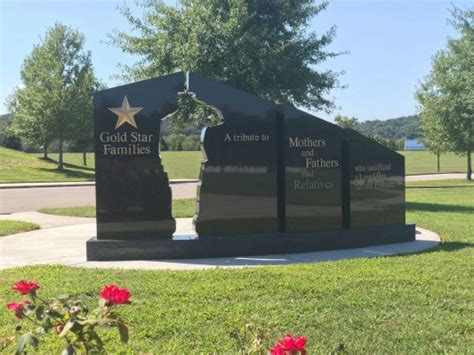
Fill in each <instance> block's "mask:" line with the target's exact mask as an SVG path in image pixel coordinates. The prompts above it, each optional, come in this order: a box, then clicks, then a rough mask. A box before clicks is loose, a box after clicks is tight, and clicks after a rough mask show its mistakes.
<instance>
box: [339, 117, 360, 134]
mask: <svg viewBox="0 0 474 355" xmlns="http://www.w3.org/2000/svg"><path fill="white" fill-rule="evenodd" d="M334 121H335V122H336V124H337V125H338V126H339V127H342V128H350V129H353V130H354V131H358V130H359V126H360V122H359V119H358V118H357V117H354V116H352V117H349V116H341V115H337V116H336V117H335V118H334Z"/></svg>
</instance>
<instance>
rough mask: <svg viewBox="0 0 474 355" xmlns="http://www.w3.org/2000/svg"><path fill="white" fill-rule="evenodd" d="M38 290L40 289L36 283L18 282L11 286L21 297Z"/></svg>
mask: <svg viewBox="0 0 474 355" xmlns="http://www.w3.org/2000/svg"><path fill="white" fill-rule="evenodd" d="M39 288H40V287H39V284H38V282H37V281H25V280H20V281H18V282H17V283H15V284H14V285H13V287H12V290H14V291H18V292H19V293H21V294H22V295H26V294H27V293H33V292H35V291H36V290H37V289H39Z"/></svg>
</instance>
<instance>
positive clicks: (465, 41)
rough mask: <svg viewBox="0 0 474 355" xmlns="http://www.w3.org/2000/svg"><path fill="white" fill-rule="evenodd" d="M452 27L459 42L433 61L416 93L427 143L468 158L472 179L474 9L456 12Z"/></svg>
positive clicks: (452, 40)
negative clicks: (457, 35)
mask: <svg viewBox="0 0 474 355" xmlns="http://www.w3.org/2000/svg"><path fill="white" fill-rule="evenodd" d="M451 23H452V25H453V26H454V28H455V29H457V30H458V31H459V34H460V36H459V38H450V39H448V45H447V49H445V50H442V51H439V52H438V53H437V54H436V55H435V56H434V58H433V68H432V70H431V72H430V73H429V75H428V76H427V77H426V78H425V80H424V81H423V82H422V83H421V84H420V87H419V88H418V90H417V93H416V98H417V100H418V102H419V103H420V113H421V125H422V128H423V131H424V134H425V135H426V136H425V140H429V141H431V142H432V144H433V145H440V147H443V149H448V150H450V151H453V152H455V153H457V154H463V155H466V156H467V179H468V180H471V179H472V162H471V153H472V150H473V148H474V70H473V68H474V9H470V10H460V9H457V8H453V10H452V20H451Z"/></svg>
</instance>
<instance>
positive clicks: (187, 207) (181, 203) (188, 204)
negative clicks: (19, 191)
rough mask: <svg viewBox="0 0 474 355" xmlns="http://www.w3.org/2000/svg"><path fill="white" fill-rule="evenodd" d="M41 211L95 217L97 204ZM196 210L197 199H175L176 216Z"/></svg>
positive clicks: (43, 209) (174, 213)
mask: <svg viewBox="0 0 474 355" xmlns="http://www.w3.org/2000/svg"><path fill="white" fill-rule="evenodd" d="M38 212H41V213H47V214H54V215H60V216H70V217H95V206H76V207H64V208H42V209H40V210H38ZM195 212H196V200H195V199H193V198H188V199H181V200H173V216H174V217H175V218H186V217H192V216H193V215H194V213H195Z"/></svg>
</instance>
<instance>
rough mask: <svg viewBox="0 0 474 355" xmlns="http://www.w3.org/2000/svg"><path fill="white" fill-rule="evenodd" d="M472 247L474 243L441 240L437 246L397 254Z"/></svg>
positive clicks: (437, 251)
mask: <svg viewBox="0 0 474 355" xmlns="http://www.w3.org/2000/svg"><path fill="white" fill-rule="evenodd" d="M419 242H422V241H419ZM471 248H474V244H473V243H465V242H441V243H440V244H438V245H437V246H435V247H433V248H429V249H426V250H421V251H418V252H415V253H407V254H397V256H412V255H421V254H429V253H439V252H453V251H459V250H463V249H471Z"/></svg>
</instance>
